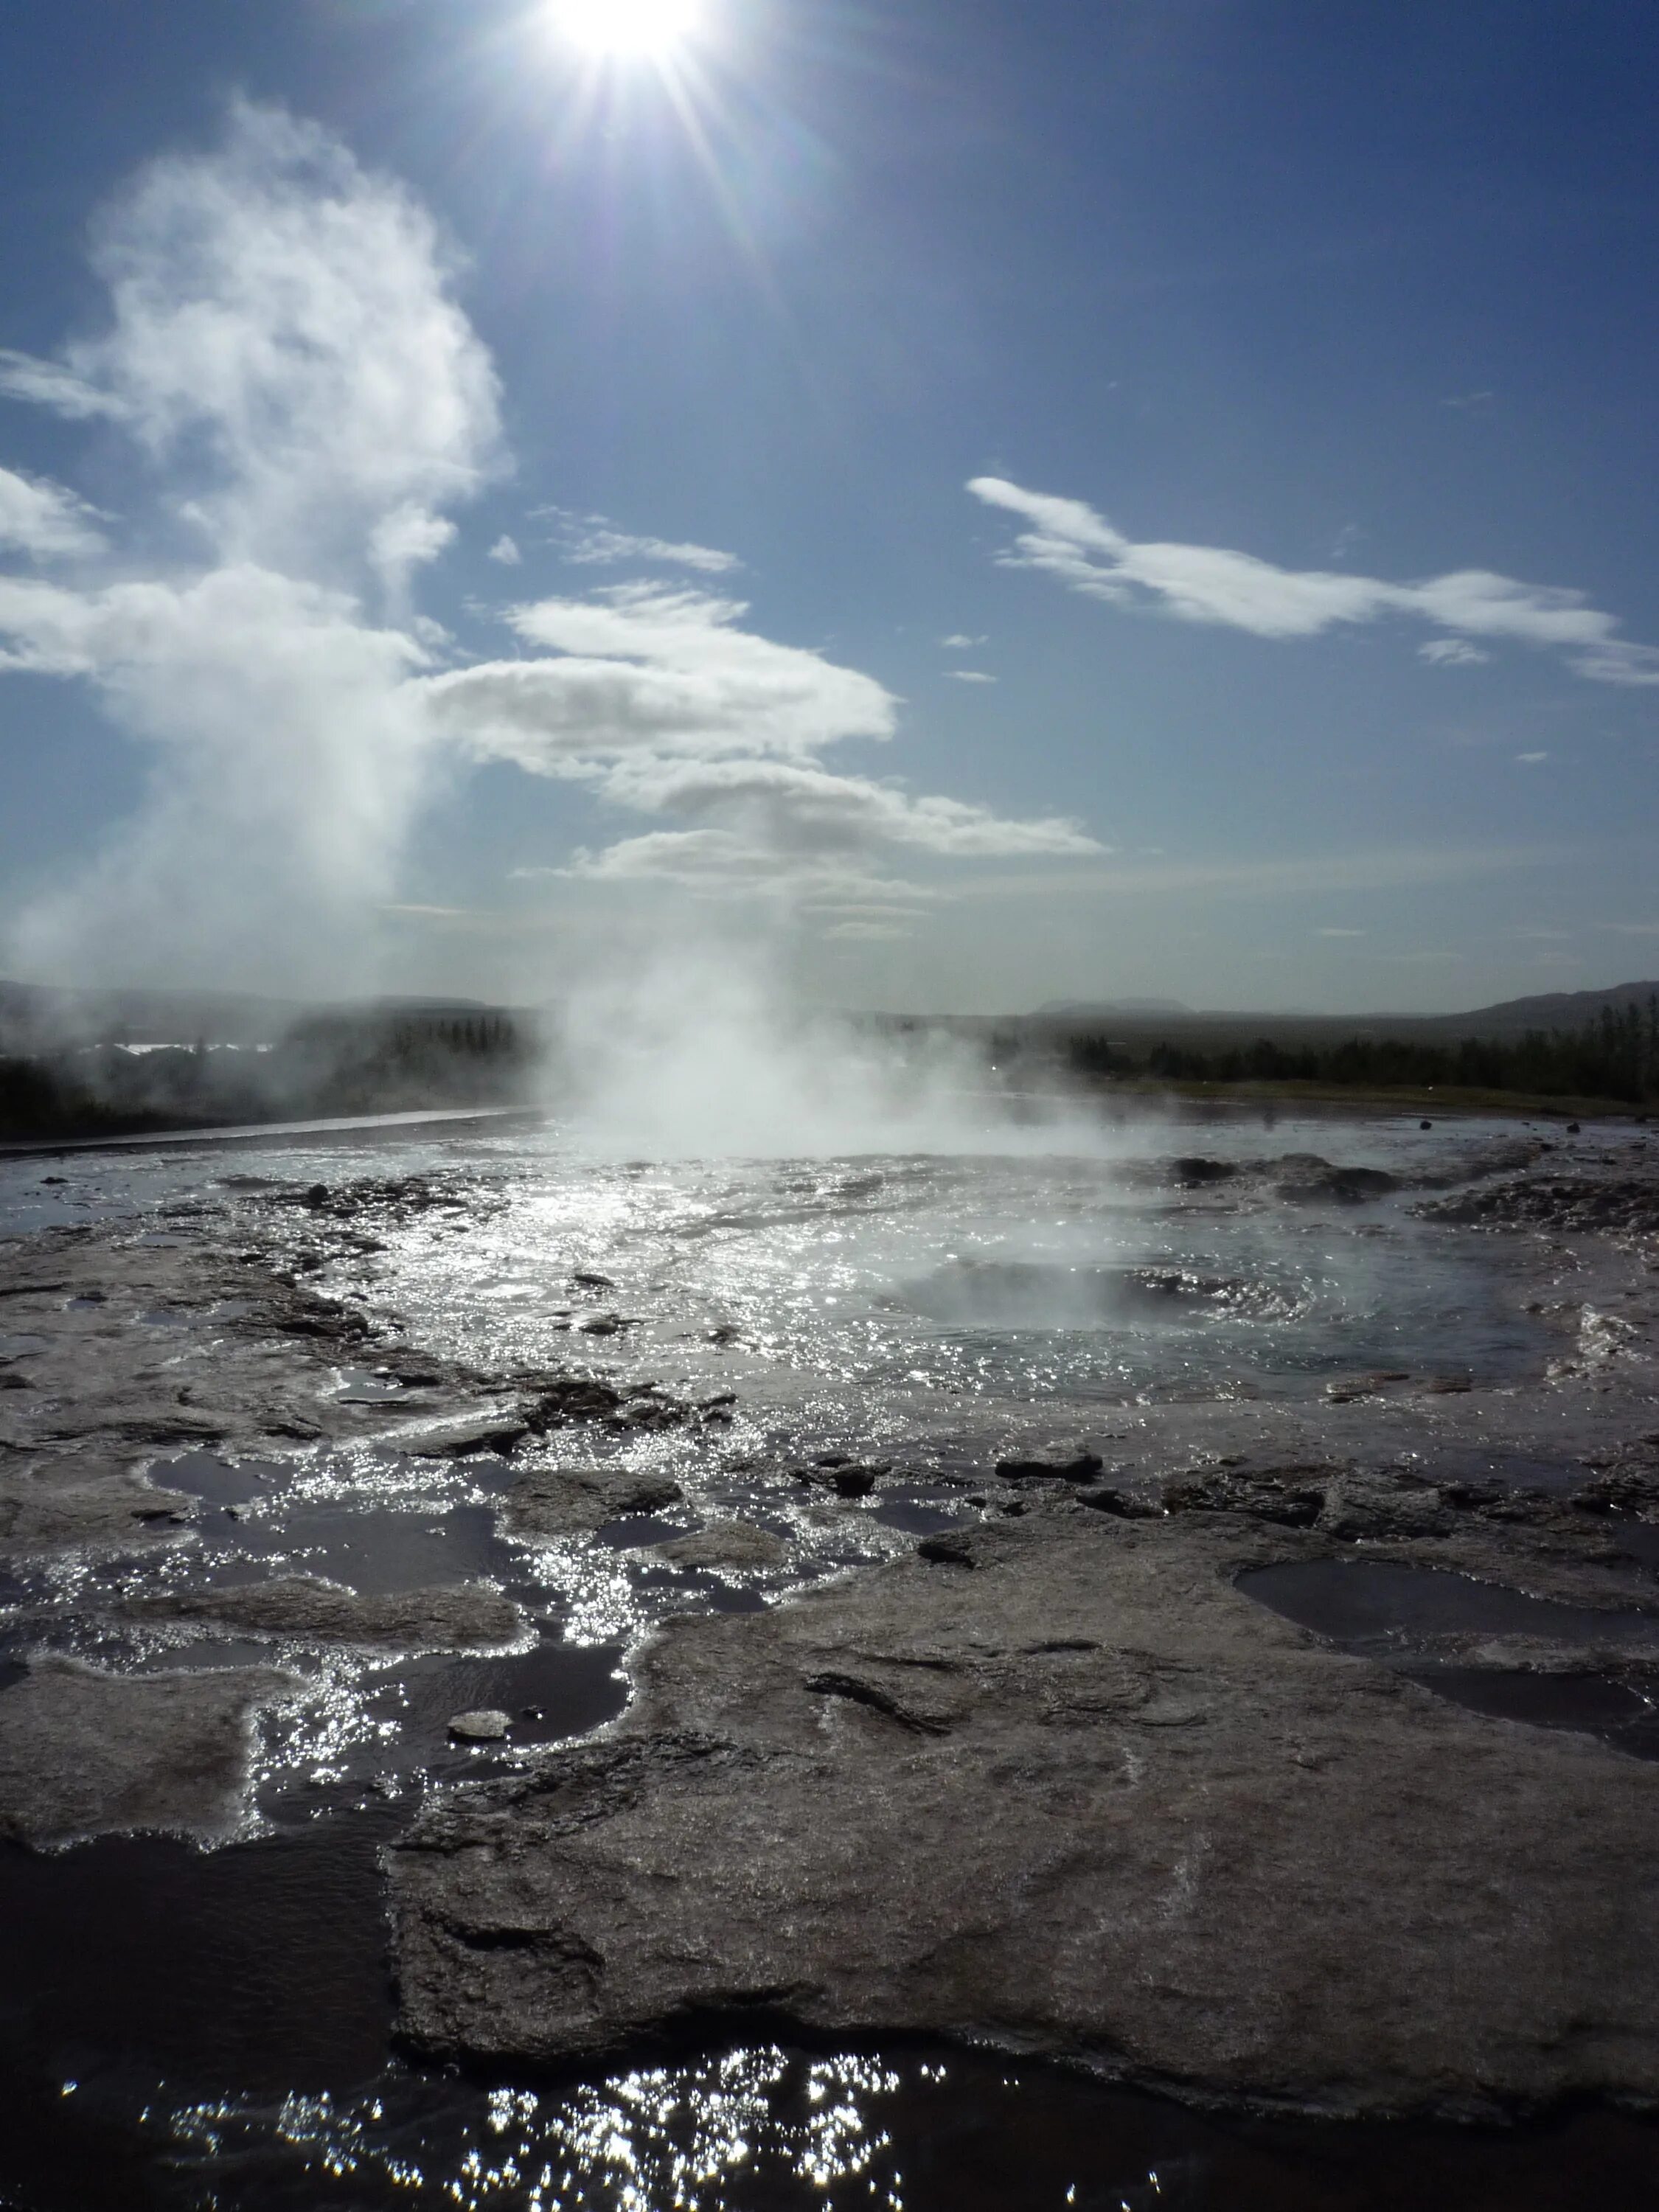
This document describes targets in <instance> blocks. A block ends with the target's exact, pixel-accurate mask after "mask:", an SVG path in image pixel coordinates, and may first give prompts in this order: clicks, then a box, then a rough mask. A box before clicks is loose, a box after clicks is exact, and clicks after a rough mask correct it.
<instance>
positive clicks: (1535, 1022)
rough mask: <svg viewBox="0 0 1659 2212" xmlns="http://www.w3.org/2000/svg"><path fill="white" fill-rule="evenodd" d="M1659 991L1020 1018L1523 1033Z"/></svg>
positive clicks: (1146, 1003) (1618, 1009) (1078, 1010)
mask: <svg viewBox="0 0 1659 2212" xmlns="http://www.w3.org/2000/svg"><path fill="white" fill-rule="evenodd" d="M1656 997H1659V981H1647V982H1636V983H1613V984H1610V985H1609V986H1608V987H1607V988H1606V989H1605V990H1599V991H1547V992H1543V993H1541V994H1538V995H1536V996H1534V997H1532V998H1526V999H1504V1000H1499V1001H1498V1003H1497V1004H1496V1005H1495V1006H1474V1007H1471V1008H1470V1010H1469V1011H1468V1012H1467V1013H1453V1014H1408V1013H1352V1014H1345V1013H1331V1014H1310V1013H1273V1012H1268V1011H1267V1010H1266V1009H1262V1008H1257V1009H1256V1010H1255V1011H1254V1012H1252V1011H1250V1010H1249V1009H1246V1010H1245V1011H1244V1012H1239V1013H1231V1012H1223V1011H1220V1010H1217V1009H1208V1010H1202V1011H1200V1010H1199V1009H1197V1008H1194V1007H1191V1006H1182V1005H1181V1003H1180V1002H1179V1001H1178V1000H1173V999H1112V1000H1093V1001H1090V1000H1057V1001H1054V1002H1052V1003H1051V1004H1049V1005H1048V1006H1040V1007H1039V1008H1038V1009H1037V1011H1036V1013H1034V1014H1027V1015H1024V1016H1023V1017H1019V1016H1017V1017H1015V1018H1016V1019H1017V1020H1024V1021H1026V1022H1034V1023H1042V1022H1073V1023H1075V1022H1094V1021H1113V1022H1117V1023H1121V1024H1127V1026H1129V1027H1131V1028H1133V1029H1135V1030H1139V1031H1142V1032H1144V1031H1145V1030H1146V1029H1147V1027H1148V1025H1149V1024H1157V1023H1158V1021H1159V1020H1160V1019H1164V1020H1168V1021H1169V1022H1170V1023H1171V1024H1174V1025H1176V1027H1179V1028H1182V1029H1185V1028H1188V1027H1189V1026H1190V1027H1191V1028H1192V1029H1194V1030H1227V1031H1229V1032H1231V1033H1237V1034H1240V1035H1242V1034H1243V1033H1244V1032H1245V1031H1247V1030H1253V1029H1254V1030H1258V1031H1260V1032H1261V1034H1263V1035H1267V1034H1270V1033H1273V1032H1293V1031H1297V1030H1310V1031H1314V1030H1318V1031H1321V1032H1324V1033H1330V1032H1334V1031H1335V1030H1340V1029H1346V1030H1352V1031H1353V1032H1354V1033H1356V1034H1358V1035H1381V1034H1383V1033H1385V1032H1386V1033H1388V1034H1391V1035H1398V1036H1454V1037H1464V1036H1483V1037H1504V1036H1524V1035H1525V1034H1526V1032H1527V1031H1528V1030H1582V1029H1583V1027H1584V1025H1585V1024H1586V1023H1589V1022H1593V1021H1598V1020H1599V1019H1600V1018H1601V1015H1602V1014H1603V1012H1612V1013H1622V1012H1625V1011H1626V1009H1627V1008H1629V1007H1631V1006H1635V1007H1638V1008H1639V1009H1641V1010H1643V1011H1645V1009H1646V1007H1647V1005H1648V1002H1649V1000H1650V999H1653V998H1656Z"/></svg>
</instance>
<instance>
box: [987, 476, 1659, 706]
mask: <svg viewBox="0 0 1659 2212" xmlns="http://www.w3.org/2000/svg"><path fill="white" fill-rule="evenodd" d="M968 489H969V491H970V492H972V493H973V495H974V496H975V498H976V499H980V500H982V501H984V502H985V504H986V505H987V506H988V507H1000V508H1002V509H1004V510H1006V512H1008V513H1013V514H1017V515H1018V516H1020V517H1021V518H1022V519H1023V520H1024V522H1025V523H1026V524H1027V525H1028V527H1027V528H1026V529H1024V530H1023V531H1021V532H1020V533H1019V534H1018V537H1017V538H1015V540H1014V543H1013V545H1012V549H1011V550H1008V551H1006V552H1005V553H1003V554H1001V555H1000V556H998V558H999V562H1000V565H1001V566H1002V567H1004V568H1035V569H1038V570H1040V571H1042V573H1043V574H1047V575H1050V576H1053V577H1054V579H1055V580H1057V581H1058V582H1060V583H1062V584H1064V585H1065V586H1066V587H1067V588H1068V589H1069V590H1072V591H1074V592H1082V593H1083V594H1084V595H1085V597H1087V598H1091V599H1100V600H1103V601H1104V602H1106V603H1107V604H1108V605H1112V606H1118V607H1124V608H1135V607H1147V606H1151V607H1155V608H1158V609H1161V610H1162V611H1164V612H1165V613H1168V614H1171V615H1174V616H1176V617H1179V618H1180V619H1181V620H1182V621H1184V622H1193V623H1217V624H1221V625H1224V626H1225V627H1227V628H1230V629H1242V630H1247V631H1249V633H1250V634H1251V635H1253V636H1255V637H1261V638H1272V639H1285V638H1304V637H1316V636H1318V635H1320V633H1321V632H1322V631H1324V630H1328V629H1334V628H1335V627H1337V626H1338V625H1340V624H1344V623H1369V622H1376V621H1377V620H1379V619H1381V618H1382V617H1385V616H1390V615H1395V616H1404V617H1409V618H1412V619H1414V620H1416V621H1419V622H1425V623H1430V624H1431V626H1432V627H1434V628H1435V629H1440V630H1444V631H1447V632H1449V633H1450V634H1451V641H1463V640H1466V639H1468V638H1470V637H1479V638H1486V639H1490V640H1504V641H1514V642H1517V643H1522V644H1527V645H1533V646H1539V647H1548V648H1553V649H1554V650H1557V651H1560V652H1562V653H1565V655H1566V658H1567V664H1568V665H1569V666H1570V667H1571V668H1572V669H1574V670H1575V671H1577V673H1578V674H1579V675H1581V676H1586V677H1589V678H1591V679H1592V680H1594V681H1595V682H1597V683H1602V684H1659V647H1654V646H1650V645H1638V644H1634V643H1632V642H1631V641H1629V640H1627V639H1624V638H1621V637H1620V636H1618V635H1616V632H1617V629H1618V623H1617V621H1616V619H1615V617H1613V616H1612V615H1607V614H1603V613H1602V612H1601V611H1600V610H1599V609H1598V608H1595V607H1593V606H1591V605H1589V601H1588V599H1587V598H1586V596H1585V594H1584V593H1583V592H1578V591H1573V590H1570V589H1566V588H1564V587H1561V586H1554V585H1547V584H1527V583H1520V582H1517V581H1516V580H1515V579H1514V578H1513V577H1510V576H1502V575H1498V574H1494V573H1492V571H1491V570H1488V569H1484V568H1465V569H1458V570H1455V571H1453V572H1452V573H1451V574H1448V575H1443V576H1433V577H1430V578H1428V579H1427V580H1425V581H1424V582H1421V583H1414V584H1392V583H1387V582H1384V581H1383V580H1380V579H1379V578H1376V577H1374V576H1358V575H1348V574H1342V575H1339V574H1334V572H1332V571H1329V570H1325V569H1295V568H1279V567H1277V566H1275V564H1274V563H1273V562H1271V561H1263V560H1259V559H1258V558H1257V557H1256V556H1255V555H1254V554H1251V553H1237V552H1233V551H1231V550H1229V549H1228V548H1226V547H1225V546H1217V545H1182V544H1138V543H1136V542H1135V541H1134V540H1133V539H1132V538H1126V537H1125V536H1124V535H1123V534H1122V532H1121V531H1118V530H1115V529H1114V528H1113V526H1111V524H1110V523H1109V522H1108V521H1106V520H1105V519H1104V518H1103V516H1101V515H1099V514H1097V513H1096V512H1095V510H1094V509H1093V508H1092V507H1088V506H1086V505H1085V503H1084V502H1083V501H1081V500H1075V499H1065V498H1060V497H1057V496H1055V495H1052V494H1049V493H1045V492H1032V491H1025V490H1023V489H1021V488H1020V486H1019V485H1018V484H1013V483H1007V482H1006V481H1005V480H1004V479H1003V478H1001V477H975V478H974V479H973V480H972V481H971V483H969V486H968ZM1459 657H1460V658H1462V657H1463V656H1459Z"/></svg>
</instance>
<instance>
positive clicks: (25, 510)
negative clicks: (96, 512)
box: [0, 468, 104, 561]
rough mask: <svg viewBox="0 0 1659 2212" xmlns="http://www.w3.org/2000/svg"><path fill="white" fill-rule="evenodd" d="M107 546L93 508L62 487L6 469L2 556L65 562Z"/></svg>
mask: <svg viewBox="0 0 1659 2212" xmlns="http://www.w3.org/2000/svg"><path fill="white" fill-rule="evenodd" d="M103 543H104V539H103V534H102V532H100V530H99V529H98V526H97V525H96V523H95V522H94V520H93V514H92V510H91V508H90V507H86V506H84V505H83V504H82V501H80V500H78V499H77V498H76V496H75V494H74V493H73V492H72V491H65V490H64V487H63V486H62V484H55V483H49V482H47V481H46V479H45V478H44V477H24V476H19V475H17V474H16V472H15V471H14V470H11V469H5V468H0V553H3V552H16V553H25V554H27V556H28V557H29V559H30V560H32V561H59V560H64V559H67V558H69V557H70V556H73V555H76V554H85V553H95V552H97V551H98V550H100V547H101V546H102V544H103Z"/></svg>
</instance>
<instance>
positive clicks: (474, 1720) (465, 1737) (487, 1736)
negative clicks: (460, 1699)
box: [449, 1705, 513, 1743]
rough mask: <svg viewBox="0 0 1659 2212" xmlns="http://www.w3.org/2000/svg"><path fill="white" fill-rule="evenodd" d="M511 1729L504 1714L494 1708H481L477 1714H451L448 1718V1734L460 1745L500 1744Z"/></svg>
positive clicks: (509, 1720) (509, 1721) (511, 1725)
mask: <svg viewBox="0 0 1659 2212" xmlns="http://www.w3.org/2000/svg"><path fill="white" fill-rule="evenodd" d="M512 1727H513V1723H512V1721H511V1719H510V1718H509V1717H507V1714H506V1713H503V1712H499V1711H496V1710H495V1707H494V1706H489V1705H486V1706H481V1707H480V1708H479V1710H478V1711H477V1712H472V1713H453V1714H452V1715H451V1717H450V1722H449V1733H450V1734H451V1735H453V1737H455V1739H456V1740H457V1741H458V1742H460V1743H501V1742H504V1741H506V1738H507V1735H508V1734H509V1732H510V1731H511V1729H512Z"/></svg>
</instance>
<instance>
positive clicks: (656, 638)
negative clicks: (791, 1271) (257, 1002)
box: [0, 0, 1659, 1012]
mask: <svg viewBox="0 0 1659 2212" xmlns="http://www.w3.org/2000/svg"><path fill="white" fill-rule="evenodd" d="M610 20H611V21H612V23H613V24H614V21H615V20H616V10H614V9H613V10H611V15H610ZM671 28H673V26H672V25H669V24H667V22H666V19H659V21H658V22H657V25H656V28H655V32H654V33H653V35H652V36H649V37H647V38H646V39H645V40H643V42H642V45H641V47H640V49H639V50H636V51H633V52H628V53H625V54H624V53H617V52H601V51H599V50H598V49H597V48H596V46H595V45H594V43H593V41H592V39H591V38H590V37H589V36H587V35H586V32H587V30H588V29H591V26H587V27H584V26H583V25H582V24H581V23H580V22H579V21H576V20H575V19H574V18H573V17H572V16H571V15H570V14H569V11H568V9H565V10H563V11H561V9H560V8H559V7H557V6H555V5H551V4H548V0H542V4H538V5H530V6H526V5H524V4H522V3H521V0H517V3H516V4H512V5H507V4H505V0H485V4H482V5H474V6H469V7H465V8H462V7H459V6H458V5H456V4H454V0H306V4H303V5H298V6H295V7H294V8H291V9H281V10H270V9H265V10H258V11H249V10H246V9H240V8H235V7H232V6H229V5H227V4H225V0H182V4H179V5H178V6H176V7H173V8H169V9H167V10H166V11H149V10H146V11H142V15H141V14H140V13H139V12H138V11H134V10H132V9H130V8H124V7H122V6H120V5H118V4H117V0H66V4H63V5H60V6H59V7H58V8H56V9H52V10H50V11H47V10H44V9H19V10H13V11H11V12H10V14H9V17H8V19H7V20H6V21H5V22H4V23H3V25H0V125H3V128H0V191H3V193H4V196H5V204H6V205H7V207H8V209H9V212H10V216H11V220H10V221H9V223H8V224H7V225H6V226H5V228H4V231H3V234H0V299H3V301H4V303H5V305H4V308H3V313H0V346H3V347H4V348H6V349H8V350H7V351H6V352H5V353H4V355H3V356H0V387H3V393H4V404H3V407H0V787H3V791H4V793H5V804H4V805H3V806H0V921H3V929H4V933H3V942H0V972H3V973H6V974H9V975H18V976H22V977H25V978H27V979H30V980H36V981H64V982H82V983H113V982H121V983H131V984H150V985H174V986H190V987H240V988H253V989H262V990H268V991H272V992H276V993H278V994H295V995H310V994H329V995H337V994H343V993H345V992H348V991H353V990H358V989H385V990H393V991H397V990H404V991H422V992H460V993H465V994H474V995H477V996H481V997H485V998H490V999H513V1000H528V999H537V998H541V997H544V996H545V995H548V994H550V993H551V992H553V991H555V990H556V989H557V988H559V987H560V986H561V984H562V982H563V981H565V980H566V979H567V978H568V977H570V976H571V975H578V976H585V975H591V974H592V973H593V972H594V971H595V970H596V969H602V968H605V967H606V966H607V965H620V966H622V967H624V968H625V967H627V966H628V965H629V964H630V963H633V962H635V961H636V960H637V958H638V957H639V956H640V955H641V952H643V951H647V950H649V949H650V948H652V947H653V946H655V945H659V944H661V943H663V942H664V941H671V942H672V943H673V944H674V945H676V946H678V947H682V948H683V947H684V945H685V944H686V943H687V941H688V939H689V940H690V941H693V942H696V943H698V944H701V945H703V946H704V947H705V948H706V950H707V953H708V957H707V958H706V959H705V960H704V962H703V968H704V969H705V971H707V970H708V969H711V968H713V969H717V968H718V967H719V966H720V964H722V963H725V962H727V961H730V960H734V959H736V958H737V957H738V954H739V953H742V954H744V957H747V955H748V953H749V952H750V950H752V948H753V947H754V946H756V945H764V946H765V947H767V948H768V950H769V954H770V956H771V957H772V958H773V959H774V960H775V963H776V964H777V966H778V968H779V969H781V971H782V973H783V974H784V975H786V976H787V978H788V979H789V980H790V981H792V982H793V984H794V985H795V986H796V987H799V990H800V991H801V992H802V993H804V994H805V996H806V997H807V998H809V999H811V1000H817V1001H819V1002H822V1003H825V1004H829V1005H839V1006H848V1005H856V1006H876V1007H881V1006H887V1007H895V1008H904V1009H915V1008H937V1009H938V1010H939V1011H945V1012H951V1011H957V1012H993V1011H1003V1010H1006V1009H1008V1008H1010V1007H1019V1006H1036V1005H1037V1004H1040V1003H1042V1002H1043V1001H1048V1000H1062V999H1067V998H1077V999H1082V1000H1100V999H1121V998H1127V997H1132V996H1164V997H1173V998H1177V999H1182V1000H1188V1001H1189V1002H1191V1003H1193V1004H1196V1005H1201V1006H1223V1007H1225V1006H1238V1007H1261V1006H1302V1007H1307V1008H1310V1009H1318V1008H1329V1009H1333V1010H1334V1009H1350V1008H1352V1009H1362V1008H1375V1007H1379V1006H1388V1007H1407V1006H1419V1007H1422V1008H1424V1009H1425V1010H1432V1009H1440V1008H1443V1009H1450V1008H1455V1007H1468V1006H1479V1005H1480V1004H1482V1003H1486V1002H1490V1001H1492V1000H1498V999H1503V998H1507V997H1513V996H1519V995H1522V994H1531V993H1536V992H1542V991H1547V990H1556V989H1571V988H1578V987H1596V986H1601V985H1606V984H1611V983H1613V982H1616V981H1621V980H1623V979H1625V978H1627V977H1629V976H1631V975H1639V974H1642V973H1644V972H1646V973H1650V972H1651V970H1652V968H1653V965H1654V961H1653V957H1652V955H1653V953H1654V951H1655V949H1656V946H1659V904H1656V901H1655V896H1654V892H1653V888H1652V886H1653V882H1654V869H1653V840H1652V819H1653V812H1654V796H1655V790H1656V775H1655V768H1656V746H1655V716H1656V710H1659V585H1656V580H1655V579H1656V574H1659V571H1656V564H1655V562H1654V559H1653V553H1654V544H1653V520H1652V510H1651V501H1650V494H1649V487H1650V484H1651V482H1652V481H1653V477H1654V463H1655V460H1656V455H1655V453H1654V450H1653V448H1654V444H1655V428H1654V424H1653V420H1652V411H1651V406H1650V394H1651V392H1652V389H1653V388H1654V381H1655V371H1656V368H1659V362H1656V358H1655V356H1656V351H1659V332H1656V319H1655V314H1654V310H1653V306H1652V295H1651V286H1650V283H1649V282H1648V281H1647V276H1646V272H1647V270H1649V269H1650V267H1651V265H1652V252H1653V246H1654V237H1653V233H1654V229H1655V227H1656V221H1659V195H1656V191H1655V183H1656V178H1655V166H1656V159H1659V156H1656V153H1655V149H1654V145H1653V141H1652V133H1651V131H1650V127H1649V118H1650V113H1651V100H1652V92H1653V87H1654V76H1655V63H1656V58H1659V27H1656V25H1655V21H1654V18H1653V15H1652V12H1651V10H1650V9H1648V8H1646V7H1644V6H1642V5H1640V4H1636V0H1628V3H1627V0H1598V4H1595V5H1594V6H1591V7H1589V8H1585V7H1582V6H1569V5H1567V4H1566V0H1502V4H1498V0H1466V4H1464V5H1462V6H1460V7H1459V8H1458V9H1455V10H1446V9H1443V8H1440V7H1438V6H1431V5H1430V4H1427V0H1391V4H1389V5H1387V6H1383V5H1380V4H1377V5H1373V4H1370V0H1364V4H1359V5H1356V6H1353V7H1350V8H1346V9H1342V10H1340V11H1323V10H1314V9H1307V8H1305V7H1303V6H1300V5H1294V4H1289V0H1158V4H1156V5H1154V4H1152V0H1126V4H1121V5H1113V6H1104V7H1096V8H1087V9H1080V8H1077V7H1074V6H1071V5H1067V4H1064V0H1036V4H1034V5H1031V6H1029V7H1024V8H1021V9H1008V8H1006V7H1005V8H999V7H994V6H991V5H989V4H968V5H963V4H960V0H958V4H954V5H951V6H946V5H945V4H944V0H916V3H915V5H912V6H908V7H907V8H906V9H902V10H887V11H876V10H869V9H862V8H857V7H854V6H852V5H851V4H849V3H848V0H702V4H701V5H700V6H698V7H696V8H690V9H686V10H685V11H684V20H683V21H682V22H681V23H680V25H679V27H678V28H679V30H680V32H681V33H683V35H676V36H672V37H670V36H668V35H667V34H666V33H667V31H668V30H669V29H671ZM680 972H681V973H682V974H688V973H690V974H695V973H696V963H690V964H689V965H686V966H683V967H682V969H681V971H680Z"/></svg>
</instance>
